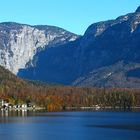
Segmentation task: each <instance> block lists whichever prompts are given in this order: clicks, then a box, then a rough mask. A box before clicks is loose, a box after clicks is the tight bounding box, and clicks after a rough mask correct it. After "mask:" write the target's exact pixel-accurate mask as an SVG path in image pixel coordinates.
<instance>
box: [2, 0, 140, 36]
mask: <svg viewBox="0 0 140 140" xmlns="http://www.w3.org/2000/svg"><path fill="white" fill-rule="evenodd" d="M139 5H140V0H0V22H6V21H14V22H19V23H25V24H31V25H36V24H42V25H55V26H59V27H62V28H64V29H67V30H69V31H71V32H74V33H77V34H83V33H84V32H85V30H86V29H87V27H88V26H89V25H90V24H92V23H94V22H98V21H103V20H107V19H114V18H116V17H118V16H119V15H123V14H126V13H129V12H133V11H135V9H136V8H137V7H138V6H139Z"/></svg>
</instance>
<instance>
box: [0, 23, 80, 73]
mask: <svg viewBox="0 0 140 140" xmlns="http://www.w3.org/2000/svg"><path fill="white" fill-rule="evenodd" d="M76 38H78V36H77V35H75V34H73V33H70V32H68V31H66V30H64V29H62V28H59V27H55V26H47V25H38V26H30V25H25V24H19V23H14V22H4V23H0V65H1V66H4V67H5V68H6V69H9V70H10V71H11V72H13V73H15V74H17V73H18V70H19V69H21V68H25V67H27V64H29V62H31V61H32V59H33V57H34V55H35V54H36V53H37V52H38V51H40V50H44V49H45V48H47V47H57V46H59V45H62V44H65V43H68V42H70V41H74V40H75V39H76ZM31 65H32V64H31Z"/></svg>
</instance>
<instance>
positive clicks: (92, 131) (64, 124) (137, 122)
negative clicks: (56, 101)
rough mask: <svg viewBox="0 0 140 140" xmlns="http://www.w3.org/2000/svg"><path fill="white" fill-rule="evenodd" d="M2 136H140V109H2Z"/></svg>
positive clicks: (13, 139) (121, 139) (58, 139)
mask: <svg viewBox="0 0 140 140" xmlns="http://www.w3.org/2000/svg"><path fill="white" fill-rule="evenodd" d="M0 140H140V112H55V113H45V112H10V113H8V112H0Z"/></svg>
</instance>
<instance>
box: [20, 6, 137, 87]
mask: <svg viewBox="0 0 140 140" xmlns="http://www.w3.org/2000/svg"><path fill="white" fill-rule="evenodd" d="M34 60H36V61H34V63H35V65H34V66H33V67H29V68H28V69H22V70H20V71H19V73H18V75H19V76H21V77H24V78H27V79H35V80H42V81H48V82H58V83H63V84H73V85H82V86H104V81H106V83H107V85H106V86H113V87H140V81H139V78H140V77H139V76H138V75H139V74H140V71H139V64H140V7H138V9H137V10H136V12H134V13H129V14H127V15H124V16H120V17H118V18H117V19H115V20H109V21H103V22H99V23H94V24H92V25H90V26H89V28H88V29H87V30H86V32H85V34H84V36H82V37H81V38H79V39H77V40H76V41H74V42H71V43H67V44H65V45H61V46H59V47H57V48H48V49H46V50H45V51H41V52H39V53H37V54H36V55H35V56H34ZM110 73H111V75H110V76H109V77H108V76H107V75H108V74H110ZM136 73H137V74H136ZM103 77H107V79H106V78H105V79H104V78H103Z"/></svg>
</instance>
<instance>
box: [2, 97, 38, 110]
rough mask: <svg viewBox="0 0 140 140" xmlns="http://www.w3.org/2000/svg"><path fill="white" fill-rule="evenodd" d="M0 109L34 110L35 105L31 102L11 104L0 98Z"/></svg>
mask: <svg viewBox="0 0 140 140" xmlns="http://www.w3.org/2000/svg"><path fill="white" fill-rule="evenodd" d="M0 109H1V110H35V109H36V106H35V104H34V103H32V102H28V103H20V104H14V105H13V104H11V103H10V102H8V101H7V100H4V99H1V100H0Z"/></svg>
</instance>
